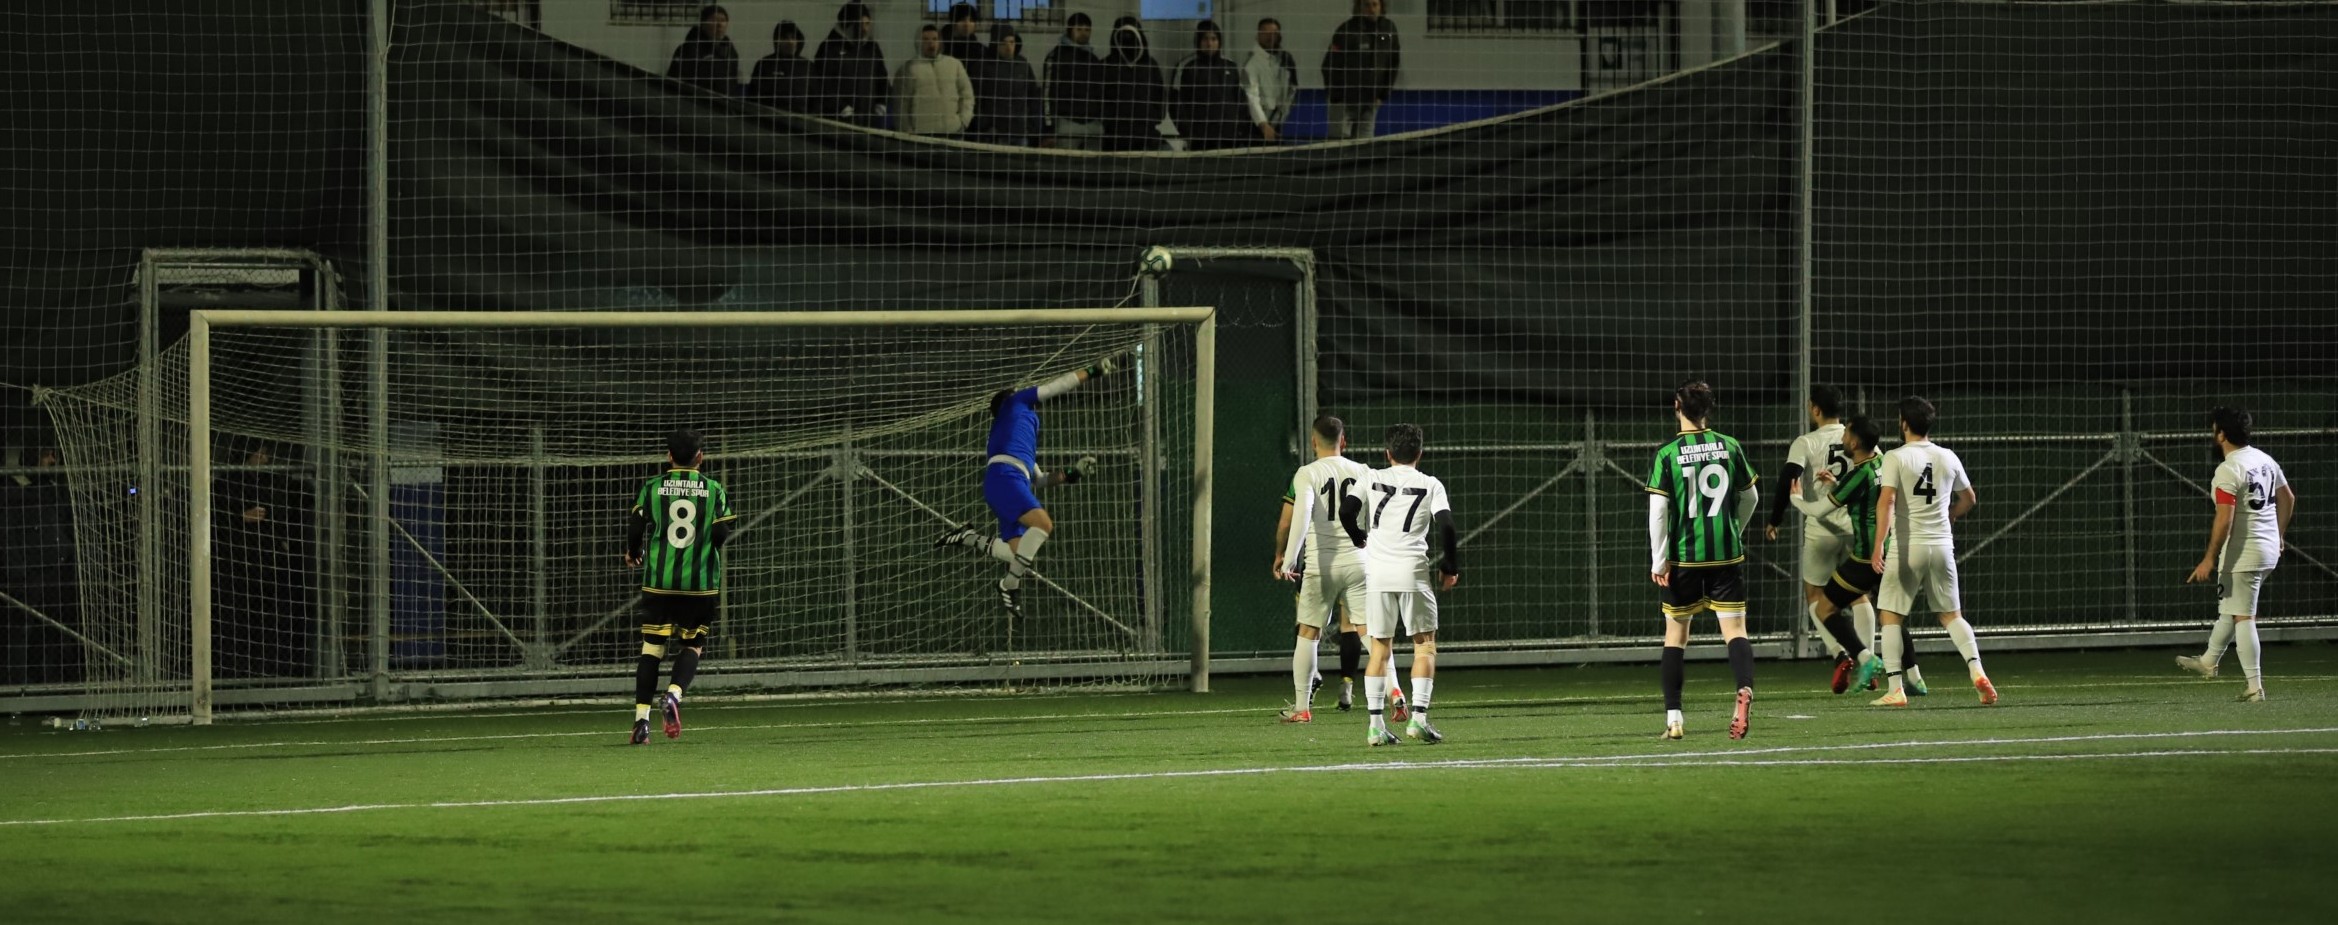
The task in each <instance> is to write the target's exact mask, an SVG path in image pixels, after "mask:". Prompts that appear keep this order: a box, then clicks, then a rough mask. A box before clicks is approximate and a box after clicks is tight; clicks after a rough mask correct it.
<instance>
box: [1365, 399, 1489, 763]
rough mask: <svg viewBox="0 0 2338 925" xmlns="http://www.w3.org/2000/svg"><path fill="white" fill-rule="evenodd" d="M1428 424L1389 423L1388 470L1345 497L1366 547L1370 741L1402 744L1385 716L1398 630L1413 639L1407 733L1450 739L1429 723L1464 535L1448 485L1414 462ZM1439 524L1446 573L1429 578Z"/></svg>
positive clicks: (1428, 738) (1442, 565) (1374, 473)
mask: <svg viewBox="0 0 2338 925" xmlns="http://www.w3.org/2000/svg"><path fill="white" fill-rule="evenodd" d="M1422 443H1423V435H1422V433H1421V429H1420V428H1419V427H1417V426H1414V425H1412V424H1398V425H1396V426H1395V427H1391V428H1389V429H1388V468H1386V469H1375V470H1373V471H1372V473H1371V475H1370V476H1368V477H1367V478H1366V479H1364V480H1363V481H1360V482H1357V483H1356V485H1355V487H1354V488H1353V489H1352V490H1350V491H1349V493H1348V495H1347V497H1346V498H1343V499H1341V501H1340V509H1339V517H1340V526H1342V527H1344V528H1345V529H1346V530H1347V534H1348V538H1349V540H1350V541H1351V542H1353V543H1354V544H1355V545H1356V546H1357V547H1358V548H1361V549H1363V550H1364V589H1365V591H1366V592H1368V593H1367V595H1366V601H1365V605H1364V628H1365V632H1366V633H1367V634H1368V635H1370V636H1371V637H1372V658H1371V661H1370V663H1369V664H1367V665H1366V667H1365V669H1364V702H1365V705H1366V706H1368V707H1370V708H1371V711H1372V727H1371V732H1370V733H1369V734H1368V737H1367V738H1366V739H1365V742H1366V743H1367V744H1370V745H1376V746H1377V745H1395V744H1396V743H1397V741H1398V739H1397V738H1396V736H1395V735H1393V734H1391V733H1390V732H1389V731H1388V725H1387V723H1386V722H1385V721H1384V720H1383V718H1382V716H1381V711H1382V708H1383V707H1384V706H1385V705H1386V703H1387V691H1388V674H1389V661H1390V658H1389V653H1390V648H1391V646H1392V645H1393V642H1392V640H1393V639H1394V638H1395V637H1396V635H1397V633H1398V632H1400V631H1401V632H1403V633H1404V634H1405V635H1408V636H1411V637H1412V641H1413V706H1412V722H1411V723H1409V724H1407V725H1406V726H1405V730H1404V732H1405V735H1407V736H1410V737H1412V738H1415V739H1419V740H1421V741H1423V742H1427V743H1431V744H1434V743H1437V742H1441V741H1444V739H1445V736H1444V734H1442V733H1440V732H1438V731H1437V727H1435V726H1432V725H1430V724H1429V705H1430V703H1431V702H1432V701H1431V697H1432V696H1433V691H1434V690H1435V688H1436V683H1437V591H1439V590H1446V591H1450V590H1453V586H1454V585H1455V584H1456V583H1458V582H1459V581H1460V580H1461V558H1460V557H1461V550H1460V548H1459V547H1460V540H1459V538H1458V536H1457V535H1456V534H1455V533H1454V530H1453V505H1452V503H1451V502H1450V501H1448V500H1447V499H1446V497H1445V483H1443V482H1440V481H1438V480H1437V479H1436V478H1435V477H1433V476H1430V475H1427V474H1424V473H1422V472H1421V470H1419V469H1416V468H1413V467H1414V465H1415V464H1417V463H1419V462H1420V461H1421V444H1422ZM1432 527H1434V528H1435V530H1436V533H1437V536H1438V545H1439V546H1440V547H1441V550H1442V552H1443V553H1444V559H1443V561H1442V562H1440V563H1439V564H1438V566H1437V571H1438V573H1439V576H1438V577H1437V578H1436V579H1435V580H1434V581H1433V582H1432V579H1431V578H1430V577H1429V563H1430V553H1429V533H1430V530H1431V528H1432Z"/></svg>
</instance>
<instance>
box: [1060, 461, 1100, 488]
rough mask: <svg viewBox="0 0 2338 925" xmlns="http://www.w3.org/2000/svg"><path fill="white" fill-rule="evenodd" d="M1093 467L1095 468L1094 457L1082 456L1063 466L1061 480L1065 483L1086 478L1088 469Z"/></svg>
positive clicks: (1068, 483) (1072, 482)
mask: <svg viewBox="0 0 2338 925" xmlns="http://www.w3.org/2000/svg"><path fill="white" fill-rule="evenodd" d="M1094 468H1096V457H1094V456H1082V457H1080V461H1079V462H1076V463H1073V464H1071V465H1069V466H1065V467H1064V470H1063V482H1064V484H1066V485H1070V484H1074V483H1076V482H1078V481H1079V480H1081V479H1084V478H1087V477H1088V472H1089V470H1092V469H1094Z"/></svg>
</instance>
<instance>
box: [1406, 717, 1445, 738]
mask: <svg viewBox="0 0 2338 925" xmlns="http://www.w3.org/2000/svg"><path fill="white" fill-rule="evenodd" d="M1404 737H1405V738H1408V739H1419V740H1420V741H1421V744H1423V745H1435V744H1437V743H1439V742H1443V741H1445V734H1444V733H1442V732H1438V731H1437V727H1435V726H1431V725H1429V721H1428V720H1427V719H1425V718H1422V717H1419V716H1415V717H1413V721H1412V722H1410V723H1406V724H1405V727H1404Z"/></svg>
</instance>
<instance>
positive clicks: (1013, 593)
mask: <svg viewBox="0 0 2338 925" xmlns="http://www.w3.org/2000/svg"><path fill="white" fill-rule="evenodd" d="M999 604H1000V605H1001V606H1003V607H1005V608H1007V614H1008V615H1009V616H1016V617H1020V616H1022V615H1023V589H1021V588H1010V587H1007V580H1006V579H1004V578H1001V579H999Z"/></svg>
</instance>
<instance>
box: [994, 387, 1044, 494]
mask: <svg viewBox="0 0 2338 925" xmlns="http://www.w3.org/2000/svg"><path fill="white" fill-rule="evenodd" d="M988 452H989V454H990V455H992V456H1012V457H1014V458H1016V459H1019V460H1022V461H1023V465H1024V466H1025V467H1026V468H1025V469H1024V473H1025V474H1026V475H1027V474H1030V473H1034V472H1038V471H1039V390H1038V389H1036V388H1029V389H1024V390H1022V391H1020V392H1016V393H1015V394H1013V395H1010V396H1008V397H1007V400H1006V403H1004V404H1001V405H1000V406H999V416H998V417H997V418H996V419H994V420H992V421H991V422H990V443H989V450H988Z"/></svg>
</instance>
